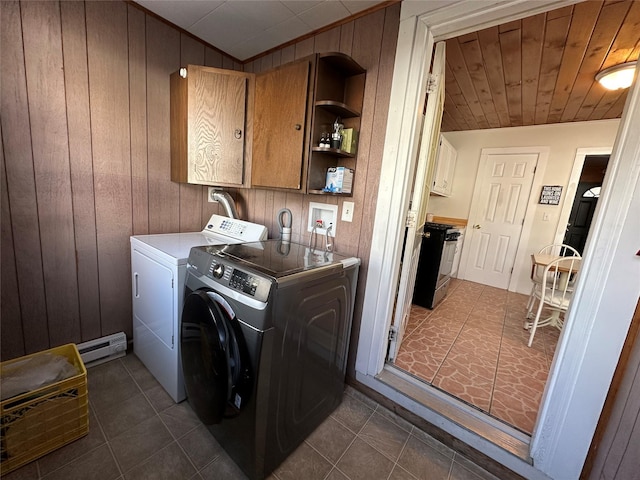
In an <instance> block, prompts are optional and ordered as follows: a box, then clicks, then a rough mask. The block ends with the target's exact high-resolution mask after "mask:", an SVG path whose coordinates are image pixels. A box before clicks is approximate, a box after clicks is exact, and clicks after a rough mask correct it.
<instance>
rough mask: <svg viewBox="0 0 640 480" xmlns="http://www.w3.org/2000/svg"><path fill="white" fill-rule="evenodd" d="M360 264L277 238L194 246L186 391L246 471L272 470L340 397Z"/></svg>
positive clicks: (260, 474)
mask: <svg viewBox="0 0 640 480" xmlns="http://www.w3.org/2000/svg"><path fill="white" fill-rule="evenodd" d="M285 247H286V248H285ZM359 264H360V261H359V260H358V259H357V258H348V257H342V256H340V255H338V254H335V253H331V252H317V251H314V250H311V249H309V248H308V247H306V246H305V245H300V244H296V243H287V244H286V245H284V244H283V243H282V242H278V241H273V240H268V241H264V242H254V243H247V244H239V245H226V246H222V245H218V246H207V247H195V248H192V249H191V253H190V255H189V260H188V262H187V276H186V281H185V295H184V298H185V300H184V307H183V313H182V323H181V329H180V331H181V340H180V341H181V347H180V348H181V358H182V370H183V374H184V384H185V389H186V391H187V399H188V401H189V403H190V404H191V406H192V408H193V410H194V411H195V413H196V414H197V415H198V417H199V418H200V420H202V422H203V423H204V424H205V425H207V426H208V428H209V430H210V431H211V433H212V434H213V435H214V436H215V438H216V439H217V440H218V442H219V443H220V445H221V446H222V447H223V448H224V449H225V450H226V451H227V452H228V453H229V456H230V457H231V458H232V459H233V460H234V461H235V462H236V463H237V464H238V466H239V467H240V468H241V469H242V470H243V471H244V473H245V474H246V475H247V476H248V477H249V478H251V479H263V478H265V477H267V476H268V475H269V473H271V472H272V471H273V470H275V469H276V468H277V467H278V465H279V464H280V463H281V462H282V461H283V460H284V459H285V458H286V457H287V456H288V455H289V454H290V453H291V452H293V451H294V450H295V449H296V448H297V447H298V446H299V445H300V444H301V443H302V442H303V441H304V439H305V438H306V437H307V436H308V435H309V434H310V433H311V432H313V430H315V429H316V428H317V426H318V425H320V423H322V422H323V421H324V420H325V419H326V418H327V417H328V416H329V415H330V414H331V412H332V411H333V410H334V409H335V408H336V407H337V406H338V405H339V404H340V402H341V400H342V394H343V392H344V377H345V372H346V363H347V353H348V345H349V336H350V333H351V320H352V315H353V305H354V297H355V292H356V282H357V276H358V268H359Z"/></svg>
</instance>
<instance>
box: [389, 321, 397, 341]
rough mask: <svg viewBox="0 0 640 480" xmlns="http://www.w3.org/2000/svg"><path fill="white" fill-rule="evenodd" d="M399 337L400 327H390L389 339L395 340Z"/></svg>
mask: <svg viewBox="0 0 640 480" xmlns="http://www.w3.org/2000/svg"><path fill="white" fill-rule="evenodd" d="M397 338H398V327H395V326H393V325H392V326H391V327H390V328H389V341H390V342H393V341H395V340H396V339H397Z"/></svg>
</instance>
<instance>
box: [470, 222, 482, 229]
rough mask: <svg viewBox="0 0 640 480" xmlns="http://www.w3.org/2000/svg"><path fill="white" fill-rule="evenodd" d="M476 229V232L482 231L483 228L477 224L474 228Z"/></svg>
mask: <svg viewBox="0 0 640 480" xmlns="http://www.w3.org/2000/svg"><path fill="white" fill-rule="evenodd" d="M472 228H475V229H476V230H480V229H481V228H482V226H480V225H478V224H477V223H476V224H475V225H474V226H473V227H472Z"/></svg>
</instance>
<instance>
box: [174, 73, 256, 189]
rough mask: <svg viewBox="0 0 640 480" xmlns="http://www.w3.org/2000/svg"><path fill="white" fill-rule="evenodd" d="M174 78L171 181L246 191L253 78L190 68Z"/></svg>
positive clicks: (242, 74)
mask: <svg viewBox="0 0 640 480" xmlns="http://www.w3.org/2000/svg"><path fill="white" fill-rule="evenodd" d="M186 70H187V76H186V78H183V77H182V76H180V75H179V73H178V72H176V73H174V74H173V75H172V76H171V179H172V180H173V181H176V182H188V183H194V184H200V185H220V186H226V185H228V186H248V185H247V182H246V180H247V178H246V177H247V176H248V172H249V170H248V169H249V168H250V165H251V142H252V137H253V134H252V131H251V123H250V122H247V118H250V115H251V113H252V110H251V108H249V107H250V106H251V107H252V103H253V93H252V87H253V84H252V75H253V74H247V73H243V72H236V71H233V70H224V69H220V68H211V67H202V66H198V65H189V66H188V67H187V69H186Z"/></svg>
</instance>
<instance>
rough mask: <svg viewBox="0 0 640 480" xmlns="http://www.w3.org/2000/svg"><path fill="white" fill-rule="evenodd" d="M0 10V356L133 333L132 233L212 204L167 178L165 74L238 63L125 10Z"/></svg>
mask: <svg viewBox="0 0 640 480" xmlns="http://www.w3.org/2000/svg"><path fill="white" fill-rule="evenodd" d="M0 8H1V17H2V18H1V22H2V39H1V40H2V49H1V55H2V57H1V58H2V72H1V78H0V80H1V82H2V84H1V94H0V97H1V102H2V103H1V105H2V119H1V126H2V147H3V148H2V185H1V188H2V222H1V224H2V244H1V250H2V307H1V308H2V310H1V313H2V316H1V325H0V328H1V330H2V340H1V351H0V354H1V358H2V360H6V359H10V358H13V357H16V356H20V355H23V354H28V353H31V352H34V351H39V350H42V349H46V348H50V347H54V346H58V345H61V344H64V343H67V342H77V343H79V342H82V341H86V340H91V339H94V338H98V337H101V336H103V335H107V334H110V333H115V332H118V331H124V332H126V333H127V335H128V337H129V338H131V334H132V320H131V288H130V284H131V282H130V278H131V268H130V254H129V236H130V235H132V234H144V233H160V232H177V231H196V230H201V229H202V225H203V223H204V221H205V220H206V219H207V218H209V216H210V215H211V214H212V213H214V212H217V208H218V207H217V204H210V203H208V202H207V196H206V189H205V188H203V187H201V186H193V185H179V184H176V183H172V182H171V181H170V179H169V176H170V175H169V172H170V170H169V168H170V167H169V165H170V155H169V74H170V73H171V72H173V71H175V70H177V69H178V68H179V67H180V66H181V65H182V64H185V63H188V62H192V63H204V64H205V65H209V66H213V67H225V68H232V69H236V70H241V69H242V65H240V64H238V63H237V62H234V61H233V60H232V59H231V58H228V57H226V56H224V55H222V54H220V53H219V52H217V51H215V50H213V49H211V48H209V47H206V46H205V45H204V44H202V43H200V42H197V41H195V40H193V39H192V38H191V37H189V36H187V35H184V34H182V33H180V32H179V31H178V30H177V29H175V28H172V27H170V26H168V25H167V24H165V23H162V22H160V21H159V20H157V19H156V18H153V17H151V16H149V15H147V14H146V13H144V12H143V11H141V10H139V9H137V8H135V7H134V6H131V5H127V4H126V3H124V2H110V1H107V2H100V1H98V2H86V3H84V2H81V1H72V2H67V1H65V2H54V1H43V2H37V1H36V2H31V1H29V2H12V1H7V2H5V1H3V2H1V3H0Z"/></svg>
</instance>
